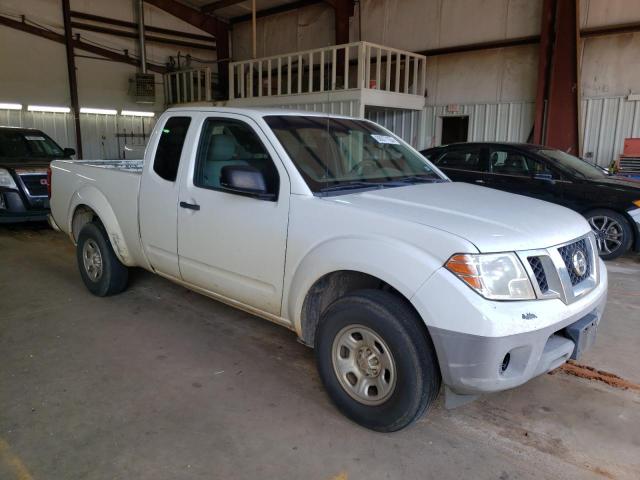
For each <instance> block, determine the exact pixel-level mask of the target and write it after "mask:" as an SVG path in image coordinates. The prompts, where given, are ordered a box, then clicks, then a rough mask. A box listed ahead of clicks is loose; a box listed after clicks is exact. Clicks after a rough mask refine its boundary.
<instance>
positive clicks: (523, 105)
mask: <svg viewBox="0 0 640 480" xmlns="http://www.w3.org/2000/svg"><path fill="white" fill-rule="evenodd" d="M280 107H281V108H289V109H296V110H306V111H314V112H326V113H335V114H341V115H349V116H358V112H359V107H360V105H359V102H358V101H357V100H348V101H339V102H322V103H296V104H288V105H281V106H280ZM450 110H452V108H451V106H447V105H438V106H428V107H426V108H425V109H424V110H422V111H416V110H401V109H392V108H377V107H367V108H366V109H365V117H366V118H368V119H370V120H373V121H375V122H377V123H380V124H381V125H383V126H384V127H386V128H388V129H389V130H391V131H392V132H394V133H396V134H397V135H398V136H400V137H402V138H403V139H404V140H405V141H407V142H409V143H410V144H411V145H414V146H415V147H417V148H419V149H422V148H428V147H430V146H433V145H437V144H438V142H439V140H440V134H441V132H440V128H441V124H439V122H440V121H441V120H440V118H441V117H444V116H456V115H458V116H459V115H468V116H469V140H470V141H494V140H495V141H511V142H525V141H526V140H527V138H528V137H529V134H530V132H531V129H532V127H533V113H534V104H533V103H532V102H519V103H518V102H512V103H494V104H466V105H456V106H455V108H454V109H453V110H455V111H453V112H452V111H450ZM80 122H81V128H82V132H83V134H82V136H83V148H84V157H85V158H86V159H121V158H124V155H126V157H127V158H141V154H142V150H143V149H144V145H145V143H146V139H144V138H140V135H142V134H144V135H147V136H148V135H149V133H150V132H151V129H152V128H153V125H154V124H155V118H144V117H123V116H120V115H93V114H81V115H80ZM0 125H9V126H15V127H30V128H38V129H40V130H42V131H44V132H45V133H47V134H48V135H49V136H51V137H52V138H53V139H54V140H55V141H56V142H58V143H59V144H60V146H62V147H75V131H74V126H73V119H72V117H71V115H70V114H64V113H46V112H27V111H17V110H0ZM580 128H581V133H582V139H583V140H582V143H583V149H582V152H583V156H584V157H585V158H587V159H595V160H596V161H597V163H598V164H599V165H602V166H608V165H609V164H610V163H611V161H613V160H615V159H616V158H617V157H618V155H620V153H622V148H623V143H624V139H625V138H629V137H640V101H637V100H636V101H633V100H632V101H630V100H627V97H606V98H585V99H583V100H582V104H581V119H580ZM118 133H119V134H121V135H122V134H127V135H131V134H133V135H134V137H129V138H126V149H125V138H124V137H120V138H118V137H116V134H118ZM127 149H129V150H127Z"/></svg>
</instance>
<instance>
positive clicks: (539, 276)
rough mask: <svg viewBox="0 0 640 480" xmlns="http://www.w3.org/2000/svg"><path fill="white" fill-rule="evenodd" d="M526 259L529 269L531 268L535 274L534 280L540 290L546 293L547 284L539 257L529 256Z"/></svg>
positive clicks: (547, 289)
mask: <svg viewBox="0 0 640 480" xmlns="http://www.w3.org/2000/svg"><path fill="white" fill-rule="evenodd" d="M527 260H529V265H531V270H533V274H534V275H535V276H536V281H537V282H538V287H540V291H541V292H542V293H547V292H548V291H549V284H548V283H547V275H546V274H545V273H544V268H543V267H542V262H541V261H540V257H529V258H528V259H527Z"/></svg>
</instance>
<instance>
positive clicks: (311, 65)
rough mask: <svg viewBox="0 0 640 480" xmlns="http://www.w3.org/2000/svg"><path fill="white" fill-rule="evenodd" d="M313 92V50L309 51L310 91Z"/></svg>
mask: <svg viewBox="0 0 640 480" xmlns="http://www.w3.org/2000/svg"><path fill="white" fill-rule="evenodd" d="M311 92H313V52H309V93H311Z"/></svg>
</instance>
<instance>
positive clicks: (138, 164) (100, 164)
mask: <svg viewBox="0 0 640 480" xmlns="http://www.w3.org/2000/svg"><path fill="white" fill-rule="evenodd" d="M73 163H74V164H76V165H84V166H87V167H97V168H105V169H108V170H124V171H125V172H131V173H138V174H141V173H142V166H143V165H144V160H76V161H74V162H73Z"/></svg>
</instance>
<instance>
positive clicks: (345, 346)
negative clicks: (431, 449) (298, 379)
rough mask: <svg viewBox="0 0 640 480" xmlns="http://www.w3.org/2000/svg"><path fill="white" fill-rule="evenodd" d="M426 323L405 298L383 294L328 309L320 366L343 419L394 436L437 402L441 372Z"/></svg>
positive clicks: (353, 297) (318, 340)
mask: <svg viewBox="0 0 640 480" xmlns="http://www.w3.org/2000/svg"><path fill="white" fill-rule="evenodd" d="M421 322H422V320H421V319H420V318H419V317H418V315H417V314H416V313H415V311H414V310H413V309H412V308H411V307H410V306H409V305H407V304H406V303H405V302H404V301H403V300H402V299H401V298H398V297H397V296H396V295H393V294H391V293H389V292H385V291H382V290H360V291H358V292H355V293H353V294H350V295H346V296H344V297H342V298H340V299H338V300H336V301H335V302H334V303H332V304H331V305H330V306H329V307H328V308H327V310H326V311H325V312H324V313H323V315H322V318H321V320H320V323H319V325H318V329H317V331H316V336H315V355H316V363H317V366H318V371H319V372H320V377H321V379H322V382H323V383H324V386H325V388H326V389H327V391H328V393H329V396H330V397H331V399H332V400H333V402H334V403H335V404H336V406H337V407H338V409H339V410H340V411H341V412H342V413H343V414H345V415H346V416H347V417H349V418H350V419H352V420H353V421H355V422H356V423H358V424H360V425H362V426H364V427H367V428H370V429H372V430H376V431H380V432H393V431H396V430H400V429H402V428H404V427H406V426H407V425H409V424H411V423H412V422H414V421H415V420H417V419H418V418H419V417H420V416H421V415H422V414H423V413H424V411H425V410H426V409H427V408H428V407H429V406H430V405H431V404H432V403H433V401H434V400H435V399H436V397H437V396H438V393H439V391H440V382H441V377H440V369H439V367H438V360H437V357H436V354H435V350H434V348H433V344H432V342H431V339H430V337H429V335H428V333H427V332H426V330H425V329H424V328H423V327H422V325H421Z"/></svg>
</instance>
